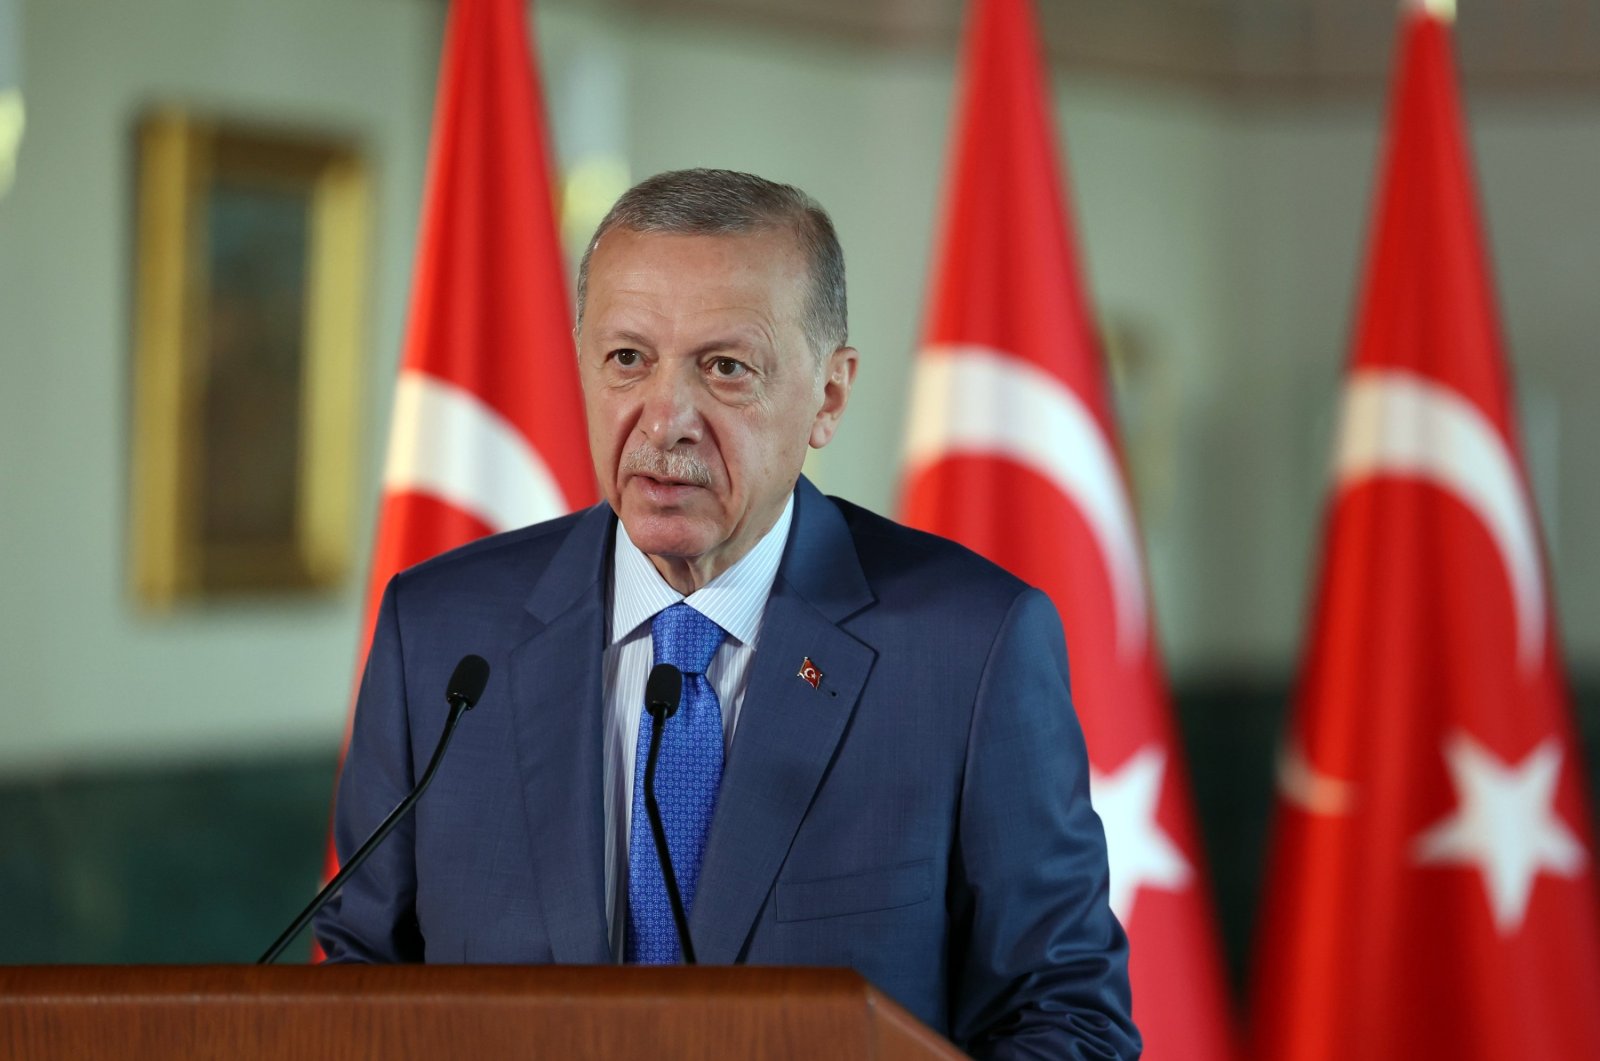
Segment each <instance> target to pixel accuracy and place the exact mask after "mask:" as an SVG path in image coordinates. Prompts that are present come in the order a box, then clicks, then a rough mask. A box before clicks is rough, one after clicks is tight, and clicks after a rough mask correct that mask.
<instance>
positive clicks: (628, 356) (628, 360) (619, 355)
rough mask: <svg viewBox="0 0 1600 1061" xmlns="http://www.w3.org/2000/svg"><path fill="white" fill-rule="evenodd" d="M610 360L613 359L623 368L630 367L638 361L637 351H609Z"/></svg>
mask: <svg viewBox="0 0 1600 1061" xmlns="http://www.w3.org/2000/svg"><path fill="white" fill-rule="evenodd" d="M611 360H613V361H615V362H616V363H617V364H619V365H621V366H622V367H623V368H632V367H633V366H634V365H637V364H638V363H639V351H637V350H613V351H611Z"/></svg>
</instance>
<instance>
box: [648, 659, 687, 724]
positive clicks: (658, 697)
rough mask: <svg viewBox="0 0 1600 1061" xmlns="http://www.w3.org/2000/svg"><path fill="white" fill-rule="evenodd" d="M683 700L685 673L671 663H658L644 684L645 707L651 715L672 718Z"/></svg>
mask: <svg viewBox="0 0 1600 1061" xmlns="http://www.w3.org/2000/svg"><path fill="white" fill-rule="evenodd" d="M682 698H683V672H682V671H680V670H679V669H678V668H677V667H674V666H673V665H672V664H670V663H657V664H656V665H655V666H654V667H652V668H651V670H650V677H648V678H646V679H645V683H644V706H645V708H646V709H648V710H649V712H650V714H651V715H656V716H659V717H661V718H671V717H672V716H673V714H675V713H676V712H677V710H678V701H679V700H681V699H682Z"/></svg>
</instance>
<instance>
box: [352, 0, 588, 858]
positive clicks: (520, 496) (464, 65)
mask: <svg viewBox="0 0 1600 1061" xmlns="http://www.w3.org/2000/svg"><path fill="white" fill-rule="evenodd" d="M528 41H529V35H528V26H527V21H526V18H525V16H524V14H523V0H454V3H452V4H451V5H450V14H449V20H448V22H447V24H446V28H445V40H444V56H443V60H442V64H441V69H440V72H439V89H438V96H437V101H436V103H435V112H434V127H433V143H432V151H431V155H430V158H429V167H428V178H427V186H426V190H425V192H424V198H423V205H422V225H421V232H420V235H419V241H418V248H417V261H416V273H415V276H414V278H413V289H412V293H411V315H410V317H409V318H408V320H407V322H406V340H405V350H404V354H403V356H402V359H401V364H400V376H399V379H398V380H397V381H396V383H395V396H394V410H393V414H392V418H391V421H390V434H389V454H388V460H387V463H386V466H385V468H384V475H383V503H382V508H381V510H380V512H379V516H378V533H377V543H376V546H375V548H374V550H373V560H372V575H371V579H370V581H369V582H368V588H367V608H366V620H365V624H364V627H363V631H364V633H363V636H362V640H361V645H362V652H363V654H365V651H366V646H367V644H368V643H369V642H370V641H371V639H372V628H373V624H374V623H375V622H376V620H377V613H378V603H379V601H380V600H381V598H382V596H383V589H384V586H385V585H387V584H388V581H389V579H390V578H391V577H392V576H393V575H394V574H395V573H396V572H398V571H401V570H403V569H404V568H407V567H410V566H411V565H413V564H417V563H420V562H422V561H423V560H426V559H427V558H428V557H430V556H433V555H435V554H437V553H441V552H444V551H445V550H447V549H452V548H455V547H456V546H458V545H464V544H466V543H467V542H469V541H472V540H473V539H474V538H478V537H482V536H483V535H485V534H491V533H494V532H497V531H504V530H511V529H512V528H515V527H521V526H524V525H526V524H529V523H534V522H537V521H539V520H544V519H550V518H552V517H555V516H559V515H561V514H563V513H565V512H570V511H571V510H573V509H574V508H579V507H582V506H585V505H589V504H592V503H593V502H594V500H595V497H596V493H595V484H594V473H593V470H592V466H591V465H590V463H589V451H588V446H587V443H586V437H587V436H586V434H585V430H584V419H583V397H582V394H581V393H580V391H579V388H578V366H577V355H576V353H575V352H574V349H573V344H572V311H571V309H570V308H569V302H568V299H567V284H566V265H565V260H564V258H563V257H562V253H561V243H560V240H559V238H558V237H557V234H556V233H557V229H556V223H555V216H554V204H555V186H554V185H553V183H552V179H551V173H550V163H549V152H548V151H547V149H546V146H545V143H546V138H545V131H544V107H543V102H542V100H541V98H540V94H539V84H538V80H537V77H536V74H535V71H534V65H533V58H532V55H531V53H530V50H529V46H528ZM357 670H358V672H359V670H360V668H357ZM347 740H348V736H347ZM337 869H338V864H337V862H336V861H335V856H334V854H333V848H332V845H331V843H330V845H329V849H328V872H329V875H330V876H331V875H332V873H333V872H335V871H337Z"/></svg>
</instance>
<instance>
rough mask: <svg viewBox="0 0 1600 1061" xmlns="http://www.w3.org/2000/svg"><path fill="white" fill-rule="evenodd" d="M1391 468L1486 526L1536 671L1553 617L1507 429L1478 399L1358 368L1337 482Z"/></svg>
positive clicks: (1525, 661)
mask: <svg viewBox="0 0 1600 1061" xmlns="http://www.w3.org/2000/svg"><path fill="white" fill-rule="evenodd" d="M1384 475H1391V476H1400V477H1405V478H1413V479H1421V480H1423V481H1425V482H1429V483H1432V484H1434V485H1435V486H1438V487H1439V488H1440V489H1443V490H1447V491H1449V492H1450V493H1452V494H1454V495H1455V496H1456V497H1457V498H1459V499H1460V500H1461V503H1462V504H1464V505H1466V506H1467V508H1468V509H1470V510H1471V511H1472V513H1473V514H1474V515H1476V516H1477V517H1478V519H1479V520H1480V521H1481V522H1482V523H1483V526H1484V529H1485V530H1487V531H1488V532H1489V536H1490V537H1491V538H1492V539H1494V543H1495V546H1496V548H1497V549H1498V550H1499V552H1500V559H1501V562H1502V563H1503V564H1504V565H1505V570H1506V576H1507V578H1508V579H1509V580H1510V583H1511V595H1512V600H1513V602H1514V605H1515V608H1516V622H1517V648H1518V658H1519V660H1520V662H1521V665H1522V667H1523V669H1525V670H1531V669H1533V668H1536V667H1537V666H1538V665H1539V662H1540V660H1541V659H1542V658H1543V654H1544V647H1545V623H1546V602H1545V591H1544V574H1543V570H1542V567H1541V563H1540V559H1539V536H1538V530H1537V527H1536V525H1535V523H1534V518H1533V510H1532V506H1531V505H1530V504H1529V500H1528V493H1527V490H1526V489H1525V488H1524V485H1523V481H1522V476H1521V474H1520V473H1519V472H1518V469H1517V462H1516V461H1515V460H1514V459H1513V458H1512V456H1511V452H1510V450H1509V449H1508V448H1507V446H1506V442H1505V438H1504V436H1503V435H1501V433H1500V431H1499V430H1498V429H1497V428H1496V427H1495V425H1494V424H1493V423H1491V422H1490V420H1489V418H1488V417H1486V416H1484V415H1483V413H1482V412H1481V411H1480V410H1479V409H1478V408H1477V406H1475V405H1473V404H1472V403H1470V402H1468V401H1467V400H1466V399H1465V398H1463V397H1462V396H1461V395H1460V394H1458V393H1456V392H1455V391H1453V390H1450V389H1449V388H1447V387H1443V386H1441V385H1439V384H1438V383H1435V382H1433V381H1432V380H1429V379H1426V378H1424V377H1422V376H1419V375H1416V374H1415V373H1411V372H1399V371H1395V370H1392V369H1367V370H1363V371H1359V372H1356V373H1354V374H1353V375H1352V376H1351V378H1350V382H1349V384H1348V386H1347V388H1346V391H1345V398H1344V414H1343V422H1342V424H1341V425H1340V429H1339V443H1338V450H1337V455H1336V457H1335V466H1334V479H1335V483H1336V487H1335V488H1336V489H1348V488H1350V487H1352V486H1354V485H1356V484H1358V483H1361V482H1364V481H1366V480H1368V479H1373V478H1376V477H1379V476H1384Z"/></svg>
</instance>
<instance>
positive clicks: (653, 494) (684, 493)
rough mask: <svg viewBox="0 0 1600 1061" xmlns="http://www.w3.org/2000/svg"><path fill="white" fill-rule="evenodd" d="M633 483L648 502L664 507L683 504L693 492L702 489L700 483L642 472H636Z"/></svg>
mask: <svg viewBox="0 0 1600 1061" xmlns="http://www.w3.org/2000/svg"><path fill="white" fill-rule="evenodd" d="M632 481H633V482H634V483H635V484H637V485H638V488H639V492H640V493H642V494H643V495H644V496H645V497H646V498H647V499H648V500H650V501H653V502H655V503H657V504H663V505H668V504H675V503H678V502H681V501H683V500H684V499H685V498H687V497H688V496H689V495H690V493H691V492H692V491H695V490H700V489H702V487H701V486H700V485H699V484H698V483H691V482H686V481H684V480H682V479H670V478H665V477H657V476H654V475H645V474H644V473H642V472H635V473H634V475H633V478H632Z"/></svg>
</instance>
